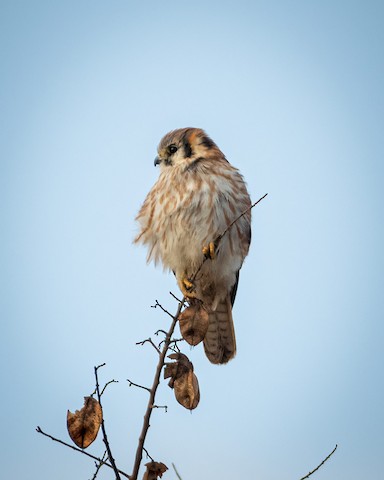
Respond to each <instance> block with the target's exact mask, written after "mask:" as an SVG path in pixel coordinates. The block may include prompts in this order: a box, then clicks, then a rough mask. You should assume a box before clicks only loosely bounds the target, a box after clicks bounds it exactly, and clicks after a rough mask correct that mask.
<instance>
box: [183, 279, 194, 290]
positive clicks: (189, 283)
mask: <svg viewBox="0 0 384 480" xmlns="http://www.w3.org/2000/svg"><path fill="white" fill-rule="evenodd" d="M183 283H184V286H185V288H186V289H187V290H192V288H193V287H194V285H193V283H192V282H191V281H190V280H188V278H184V279H183Z"/></svg>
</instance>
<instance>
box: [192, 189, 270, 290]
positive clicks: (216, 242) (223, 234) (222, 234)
mask: <svg viewBox="0 0 384 480" xmlns="http://www.w3.org/2000/svg"><path fill="white" fill-rule="evenodd" d="M267 195H268V193H266V194H265V195H263V196H262V197H260V198H259V200H257V201H256V202H255V203H252V205H250V206H249V207H247V208H246V209H245V210H244V211H243V212H242V213H240V215H239V216H238V217H236V218H235V219H234V220H233V221H232V222H231V223H230V224H229V225H228V226H227V227H226V229H225V230H224V231H223V232H222V233H221V234H220V235H219V236H218V237H217V238H215V240H214V242H213V243H214V244H215V248H217V247H218V245H219V243H220V241H221V240H222V238H223V237H224V236H225V235H226V234H227V233H228V231H229V230H230V229H231V228H232V227H233V225H234V224H235V223H236V222H237V221H238V220H240V218H241V217H243V216H244V215H246V213H247V212H249V211H250V210H252V208H253V207H255V206H256V205H257V204H258V203H260V202H261V201H262V200H263V199H264V198H265V197H266V196H267ZM208 258H209V257H204V259H203V261H202V262H201V263H200V266H199V268H198V269H197V270H196V272H195V273H194V275H192V277H191V279H190V280H191V281H192V282H193V281H194V280H195V279H196V277H197V275H198V274H199V272H200V270H201V268H202V266H203V265H204V263H205V262H206V261H207V260H208Z"/></svg>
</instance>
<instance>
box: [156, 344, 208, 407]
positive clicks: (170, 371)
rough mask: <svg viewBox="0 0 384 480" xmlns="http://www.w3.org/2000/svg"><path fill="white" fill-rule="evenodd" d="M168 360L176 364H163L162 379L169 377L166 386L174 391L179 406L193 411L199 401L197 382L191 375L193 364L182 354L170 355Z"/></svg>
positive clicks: (194, 376)
mask: <svg viewBox="0 0 384 480" xmlns="http://www.w3.org/2000/svg"><path fill="white" fill-rule="evenodd" d="M169 358H171V359H172V360H176V362H172V363H166V364H165V370H164V378H169V377H171V379H170V381H169V383H168V385H169V386H170V387H171V388H173V389H174V391H175V397H176V400H177V401H178V402H179V403H180V405H182V406H183V407H185V408H187V409H188V410H193V409H194V408H196V407H197V405H198V404H199V401H200V391H199V382H198V380H197V377H196V375H195V374H194V373H193V364H192V363H191V362H190V361H189V359H188V357H187V356H186V355H184V354H183V353H172V354H171V355H169Z"/></svg>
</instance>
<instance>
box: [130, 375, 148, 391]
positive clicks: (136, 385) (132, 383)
mask: <svg viewBox="0 0 384 480" xmlns="http://www.w3.org/2000/svg"><path fill="white" fill-rule="evenodd" d="M127 382H128V383H129V386H130V387H137V388H142V389H143V390H147V392H149V393H151V389H150V388H148V387H143V385H139V384H138V383H135V382H131V380H129V378H127Z"/></svg>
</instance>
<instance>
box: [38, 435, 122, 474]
mask: <svg viewBox="0 0 384 480" xmlns="http://www.w3.org/2000/svg"><path fill="white" fill-rule="evenodd" d="M36 432H37V433H41V434H42V435H44V436H45V437H48V438H50V439H51V440H53V441H54V442H57V443H61V445H65V446H66V447H69V448H72V450H75V451H76V452H80V453H82V454H83V455H86V456H87V457H90V458H93V460H96V461H97V462H100V463H102V464H103V465H106V466H107V467H109V468H112V470H113V466H112V465H111V464H110V463H108V462H105V461H104V460H102V459H101V458H99V457H95V456H94V455H91V454H90V453H88V452H86V451H84V450H82V449H81V448H77V447H74V446H73V445H70V444H69V443H67V442H63V440H60V439H58V438H56V437H53V436H52V435H49V433H45V432H43V430H42V429H41V428H40V427H36ZM118 472H119V473H120V474H121V475H123V477H126V478H131V477H130V476H129V475H128V474H127V473H125V472H123V471H122V470H118Z"/></svg>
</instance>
